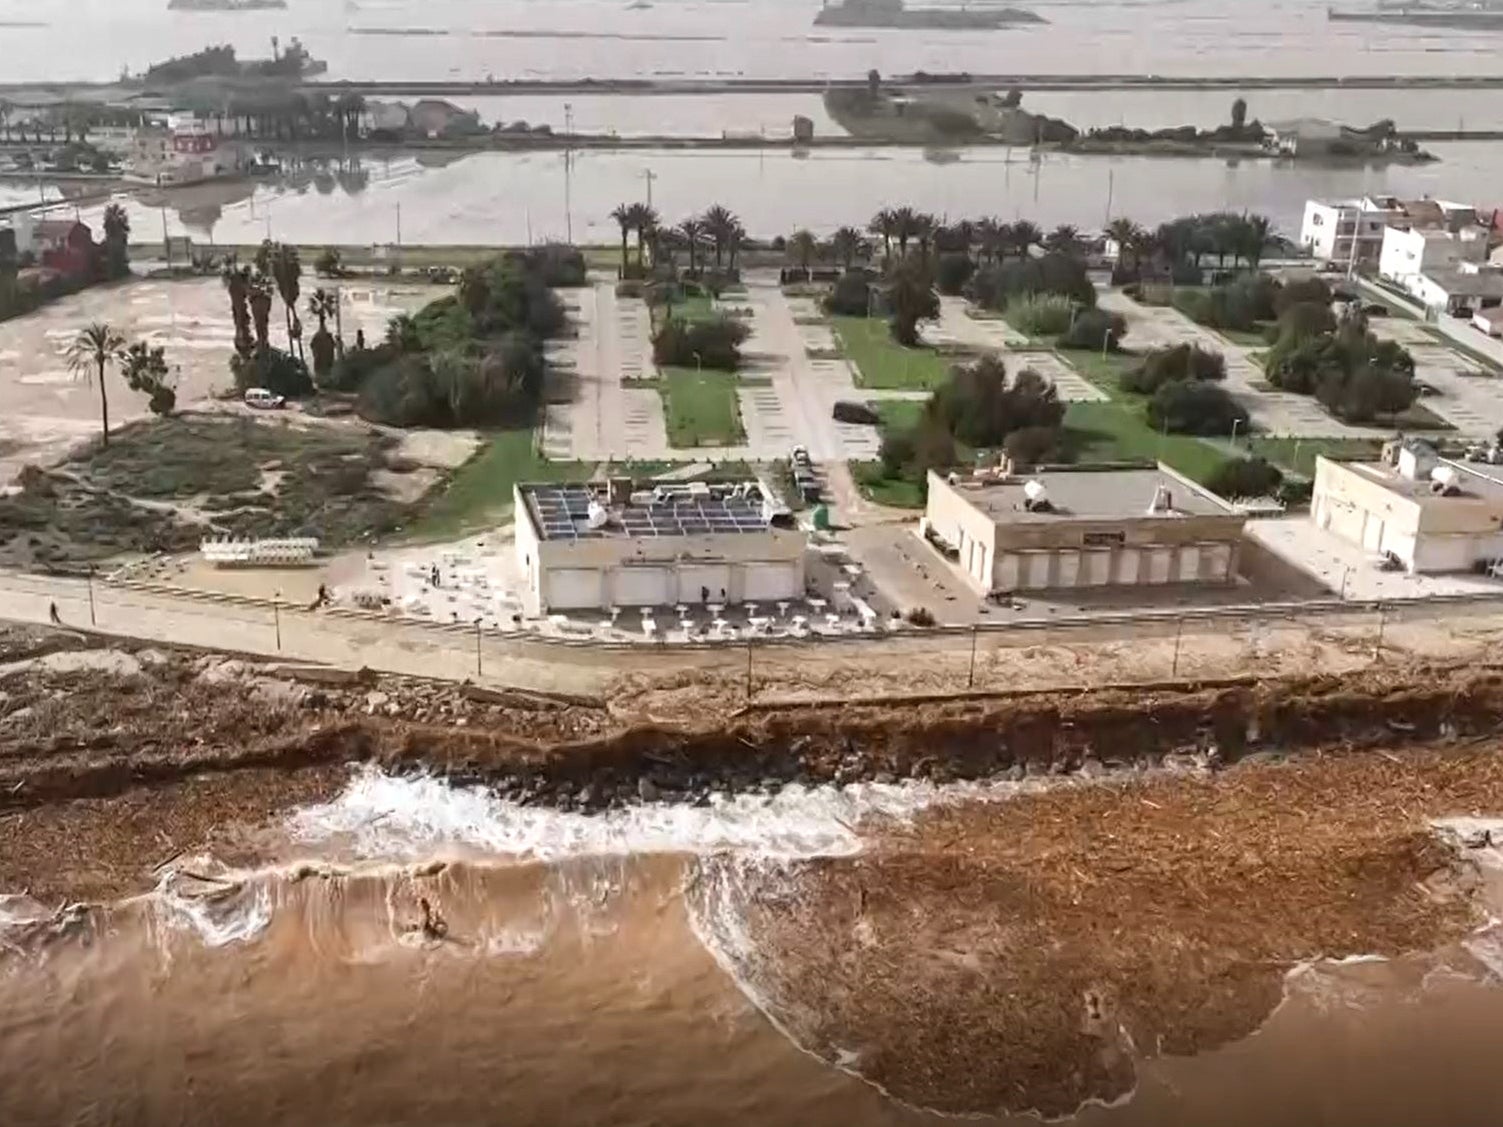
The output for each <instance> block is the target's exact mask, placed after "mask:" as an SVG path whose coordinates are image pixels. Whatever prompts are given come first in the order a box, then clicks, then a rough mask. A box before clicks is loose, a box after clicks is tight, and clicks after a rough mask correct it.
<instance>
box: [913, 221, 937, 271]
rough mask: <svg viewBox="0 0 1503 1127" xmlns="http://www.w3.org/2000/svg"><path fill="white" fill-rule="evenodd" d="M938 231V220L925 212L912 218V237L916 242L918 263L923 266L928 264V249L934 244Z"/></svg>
mask: <svg viewBox="0 0 1503 1127" xmlns="http://www.w3.org/2000/svg"><path fill="white" fill-rule="evenodd" d="M938 230H939V220H938V219H935V218H934V216H932V215H930V214H928V213H927V212H920V213H918V214H917V215H915V216H914V217H913V237H914V238H915V239H916V240H918V245H919V261H920V262H922V263H924V264H925V265H928V263H929V247H930V246H931V245H932V244H933V243H934V236H935V233H936V232H937V231H938Z"/></svg>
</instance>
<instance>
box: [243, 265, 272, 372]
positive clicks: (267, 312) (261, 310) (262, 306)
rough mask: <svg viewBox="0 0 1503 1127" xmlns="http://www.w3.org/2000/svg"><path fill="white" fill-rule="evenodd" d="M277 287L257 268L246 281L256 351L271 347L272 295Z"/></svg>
mask: <svg viewBox="0 0 1503 1127" xmlns="http://www.w3.org/2000/svg"><path fill="white" fill-rule="evenodd" d="M275 290H276V287H275V285H274V283H273V282H272V280H271V279H270V278H268V277H267V276H266V274H265V273H264V272H263V271H261V270H257V271H256V272H255V273H253V274H251V276H250V278H249V279H248V280H247V282H246V302H247V303H248V304H249V305H250V312H251V321H252V322H253V323H254V325H255V329H256V351H258V352H264V351H265V350H266V349H268V348H270V347H271V330H270V325H271V295H272V294H273V293H274V292H275Z"/></svg>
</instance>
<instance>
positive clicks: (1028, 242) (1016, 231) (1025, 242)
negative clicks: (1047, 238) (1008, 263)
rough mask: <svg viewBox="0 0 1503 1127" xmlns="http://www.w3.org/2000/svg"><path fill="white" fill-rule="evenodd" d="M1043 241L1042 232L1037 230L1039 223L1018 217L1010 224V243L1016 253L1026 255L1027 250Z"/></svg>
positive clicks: (1024, 256)
mask: <svg viewBox="0 0 1503 1127" xmlns="http://www.w3.org/2000/svg"><path fill="white" fill-rule="evenodd" d="M1043 241H1044V232H1043V231H1041V230H1039V225H1038V224H1037V223H1033V222H1031V221H1029V220H1027V219H1019V220H1018V221H1017V222H1016V223H1014V224H1013V225H1012V245H1013V246H1014V247H1015V248H1016V249H1017V252H1018V254H1019V255H1020V256H1021V257H1023V258H1027V257H1028V251H1029V249H1030V248H1032V247H1036V246H1038V245H1039V244H1040V243H1042V242H1043Z"/></svg>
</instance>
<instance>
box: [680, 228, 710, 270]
mask: <svg viewBox="0 0 1503 1127" xmlns="http://www.w3.org/2000/svg"><path fill="white" fill-rule="evenodd" d="M678 233H679V234H680V235H682V236H683V238H684V245H685V246H686V247H687V248H688V250H689V274H690V276H692V277H698V276H699V245H700V243H701V242H703V241H704V237H705V224H704V220H702V219H696V218H695V217H694V216H692V215H691V216H690V217H689V218H688V219H685V220H684V221H683V222H682V223H680V224H679V225H678Z"/></svg>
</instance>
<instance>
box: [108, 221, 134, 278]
mask: <svg viewBox="0 0 1503 1127" xmlns="http://www.w3.org/2000/svg"><path fill="white" fill-rule="evenodd" d="M129 244H130V219H129V218H128V217H127V216H126V214H125V208H123V207H121V206H120V205H119V204H117V203H112V204H110V205H109V206H108V207H106V208H105V209H104V254H105V264H106V268H107V270H108V273H109V276H110V277H111V278H123V277H125V275H127V274H129V273H130V251H129Z"/></svg>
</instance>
